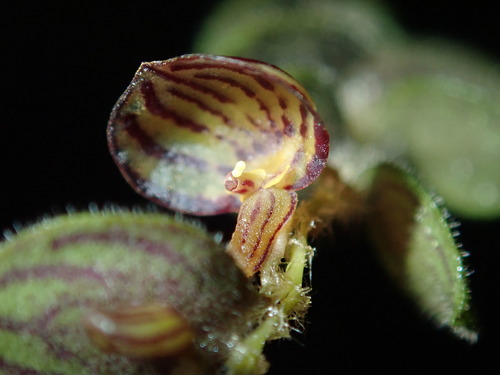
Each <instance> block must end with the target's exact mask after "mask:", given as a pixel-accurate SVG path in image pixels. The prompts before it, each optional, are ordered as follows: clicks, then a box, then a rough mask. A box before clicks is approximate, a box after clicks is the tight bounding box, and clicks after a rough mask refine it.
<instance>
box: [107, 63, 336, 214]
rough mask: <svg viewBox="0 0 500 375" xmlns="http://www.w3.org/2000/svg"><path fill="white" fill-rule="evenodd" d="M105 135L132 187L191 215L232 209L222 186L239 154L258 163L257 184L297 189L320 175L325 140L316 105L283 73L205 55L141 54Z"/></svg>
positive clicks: (253, 165)
mask: <svg viewBox="0 0 500 375" xmlns="http://www.w3.org/2000/svg"><path fill="white" fill-rule="evenodd" d="M108 141H109V146H110V150H111V153H112V155H113V157H114V159H115V161H116V163H117V165H118V167H119V168H120V170H121V172H122V173H123V175H124V177H125V178H126V179H127V181H128V182H129V183H130V184H131V185H132V187H134V189H135V190H136V191H138V192H139V193H141V194H142V195H144V196H145V197H147V198H148V199H150V200H152V201H154V202H156V203H158V204H161V205H163V206H166V207H168V208H171V209H173V210H176V211H181V212H187V213H191V214H196V215H213V214H218V213H227V212H237V211H238V209H239V207H240V205H241V201H240V199H239V197H238V196H237V195H234V194H228V192H227V191H226V187H227V186H225V177H226V175H227V174H228V173H230V172H231V171H232V170H234V168H235V166H236V165H237V163H238V162H240V164H241V162H244V165H245V166H246V167H247V170H249V171H258V174H259V176H260V177H261V178H260V179H259V184H261V185H262V187H269V186H273V185H276V187H277V188H281V189H285V190H298V189H302V188H304V187H306V186H307V185H309V184H310V183H311V182H312V181H313V180H314V179H315V178H316V177H318V175H319V173H320V172H321V171H322V170H323V168H324V166H325V164H326V159H327V157H328V148H329V146H328V142H329V140H328V134H327V132H326V130H325V128H324V127H323V125H322V123H321V121H320V119H319V117H318V115H317V113H316V111H315V107H314V104H313V103H312V101H311V100H310V98H309V96H308V94H307V93H306V92H305V90H304V89H303V88H302V87H301V85H300V84H299V83H298V82H296V81H295V80H294V79H293V78H291V77H290V76H289V75H288V74H286V73H285V72H283V71H282V70H280V69H278V68H276V67H274V66H272V65H269V64H265V63H262V62H258V61H254V60H246V59H239V58H229V57H221V56H211V55H185V56H180V57H176V58H173V59H170V60H165V61H156V62H149V63H143V64H142V65H141V67H140V68H139V70H138V71H137V73H136V75H135V77H134V79H133V81H132V83H131V84H130V86H129V87H128V88H127V90H126V91H125V93H124V94H123V95H122V97H121V98H120V100H119V101H118V103H117V104H116V106H115V108H114V110H113V112H112V114H111V118H110V120H109V126H108ZM248 183H249V184H253V183H254V181H249V182H248ZM261 185H259V186H252V189H253V190H257V189H258V188H260V187H261ZM240 193H241V192H240Z"/></svg>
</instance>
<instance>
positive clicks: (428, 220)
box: [368, 164, 477, 342]
mask: <svg viewBox="0 0 500 375" xmlns="http://www.w3.org/2000/svg"><path fill="white" fill-rule="evenodd" d="M372 173H373V181H372V185H371V187H370V191H369V208H370V209H369V215H368V226H369V229H370V234H371V238H372V240H373V242H374V244H375V246H376V248H377V250H378V254H379V255H380V258H381V260H382V264H383V265H384V266H385V268H386V269H387V271H388V273H389V274H390V275H391V276H392V277H393V278H394V279H395V280H396V282H397V284H398V285H399V286H400V287H401V288H403V289H404V290H405V292H407V294H408V295H409V296H410V297H411V298H412V299H413V300H414V301H415V302H416V304H417V305H418V306H419V307H420V308H421V309H422V311H423V312H424V313H425V314H426V315H427V316H429V317H430V318H432V319H433V320H434V321H435V322H436V323H437V324H438V325H440V326H448V327H449V328H450V329H451V330H452V331H453V333H455V334H456V335H457V336H459V337H462V338H464V339H467V340H469V341H471V342H474V341H476V340H477V332H476V331H475V327H474V325H473V320H472V318H471V315H472V314H471V311H470V305H469V300H470V295H469V289H468V282H467V277H466V276H467V270H466V267H465V265H464V264H463V260H462V252H461V251H460V249H459V248H458V246H457V244H456V243H455V241H454V238H453V236H454V234H453V232H452V230H451V228H450V226H449V225H448V223H447V220H446V215H445V214H444V213H443V211H442V209H441V208H440V207H439V205H438V204H437V203H436V201H435V200H434V199H433V198H432V197H431V195H430V194H429V193H427V192H426V191H425V190H424V189H423V188H422V187H421V186H420V185H419V183H418V182H417V181H416V180H415V179H414V178H412V177H411V176H410V175H409V174H407V173H406V172H404V171H403V170H401V169H399V168H398V167H396V166H393V165H389V164H382V165H380V166H378V167H376V168H374V170H373V171H372Z"/></svg>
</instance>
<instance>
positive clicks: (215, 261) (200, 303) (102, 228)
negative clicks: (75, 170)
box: [0, 212, 260, 374]
mask: <svg viewBox="0 0 500 375" xmlns="http://www.w3.org/2000/svg"><path fill="white" fill-rule="evenodd" d="M0 260H1V262H0V300H1V301H2V303H1V304H0V373H23V374H24V373H30V374H117V373H120V374H159V373H162V374H163V373H169V372H168V371H167V372H166V370H165V366H167V367H168V368H169V369H170V370H172V371H173V370H174V369H175V370H176V371H181V372H180V373H186V374H188V373H189V374H195V373H200V374H207V373H208V374H212V373H215V372H216V371H217V369H218V368H220V367H221V366H222V364H223V363H224V361H225V360H226V357H227V355H228V348H230V347H233V346H235V345H237V344H239V342H240V340H241V339H242V338H243V337H244V336H245V334H246V333H247V331H249V329H250V325H251V323H252V321H253V318H255V316H256V314H257V313H256V308H257V306H258V305H259V301H260V300H259V297H258V296H257V295H256V293H255V292H254V290H253V288H252V287H251V286H250V285H249V283H248V282H247V280H246V278H245V277H244V276H243V274H242V273H241V272H240V271H239V269H238V268H237V267H236V266H235V265H234V263H233V261H232V259H231V258H230V257H229V256H228V255H227V254H226V253H225V252H224V249H223V247H222V245H220V244H219V243H217V241H215V240H214V239H213V238H212V237H211V236H210V235H208V234H207V233H206V232H205V231H203V230H202V229H200V228H198V227H196V226H193V225H191V224H189V223H186V222H184V221H180V220H178V219H174V218H172V217H169V216H165V215H160V214H153V213H147V214H143V213H129V212H115V213H112V212H105V213H93V214H90V213H83V214H77V215H69V216H61V217H57V218H54V219H47V220H44V221H42V222H40V223H39V224H37V225H34V226H32V227H28V228H26V229H24V230H22V231H21V232H19V233H18V234H16V235H14V236H12V238H10V239H8V240H6V241H5V242H3V243H1V244H0ZM161 306H163V307H161ZM259 306H260V305H259ZM144 317H146V318H148V317H153V318H154V319H153V321H152V322H150V323H147V322H144V323H141V320H140V319H143V318H144ZM85 319H86V320H87V323H88V322H89V319H90V321H91V322H90V323H91V325H93V327H94V328H95V327H97V328H99V329H101V331H100V333H101V334H102V333H104V336H106V335H107V336H111V335H112V333H113V332H115V333H118V334H122V335H125V336H127V335H131V336H132V340H137V339H142V338H146V340H148V339H151V338H152V339H153V340H155V339H158V337H160V336H161V335H162V333H166V334H167V336H165V337H166V338H167V339H169V338H176V337H177V338H179V337H181V336H175V335H176V334H177V333H179V330H178V329H176V328H175V327H178V328H179V329H182V330H184V332H187V333H189V332H191V331H192V334H193V335H194V339H193V341H192V344H190V345H189V349H188V350H186V340H185V339H182V337H191V336H189V334H188V335H187V336H186V335H185V336H182V337H181V339H182V340H183V341H182V342H181V343H180V344H182V348H181V347H180V349H182V351H183V353H180V354H179V355H178V356H177V353H175V354H176V356H174V358H170V359H165V360H161V361H158V360H157V361H154V362H152V361H147V360H145V361H136V360H132V359H129V358H128V357H126V356H124V355H120V352H119V351H118V352H116V351H115V353H109V354H106V353H104V352H101V350H99V349H98V348H97V346H94V345H93V344H92V343H91V341H90V339H89V336H87V333H86V332H88V331H86V330H85V327H84V324H83V322H84V320H85ZM138 319H139V320H138ZM114 323H116V325H118V326H119V327H118V328H117V329H116V330H114V331H113V329H111V328H109V327H107V326H106V324H108V325H109V324H112V325H114ZM99 325H100V326H101V327H99ZM188 326H189V327H190V328H187V327H188ZM161 327H163V328H161ZM136 328H138V329H139V330H138V329H136ZM160 328H161V329H163V331H158V335H156V336H155V330H156V329H160ZM188 329H189V330H190V331H189V332H188V331H187V330H188ZM94 333H95V329H94ZM168 335H170V336H168ZM172 335H173V336H172ZM165 337H164V338H165ZM101 338H102V337H101ZM105 338H106V337H105ZM115 338H116V337H115ZM115 338H111V339H110V340H111V341H110V342H113V343H116V342H117V341H116V340H115ZM160 338H161V337H160ZM113 340H115V341H113ZM149 342H151V341H149ZM154 342H155V341H153V343H154ZM132 344H133V342H132ZM166 344H169V342H166ZM173 345H177V344H176V342H174V343H173ZM100 347H102V346H100ZM171 349H172V346H170V347H167V349H166V350H167V351H166V352H165V353H167V354H169V353H173V352H174V350H172V351H171V352H169V350H171ZM174 349H175V347H174ZM132 350H135V349H134V347H133V346H132ZM132 354H134V353H132ZM137 356H138V357H141V356H142V354H141V353H138V354H137ZM193 363H196V366H194V365H193ZM160 365H161V366H160ZM193 366H194V368H193ZM160 368H161V369H160ZM182 371H184V372H182Z"/></svg>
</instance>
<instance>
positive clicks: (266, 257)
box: [228, 187, 297, 277]
mask: <svg viewBox="0 0 500 375" xmlns="http://www.w3.org/2000/svg"><path fill="white" fill-rule="evenodd" d="M296 207H297V193H295V192H294V191H287V190H283V189H278V188H274V187H271V188H269V189H260V190H259V191H257V192H256V193H254V194H252V195H250V196H249V197H248V198H247V199H246V200H245V201H244V202H243V204H242V206H241V210H240V213H239V215H238V223H237V225H236V229H235V231H234V233H233V237H232V239H231V242H230V243H229V245H228V252H229V254H231V256H232V257H233V258H234V259H235V261H236V263H237V264H238V265H239V266H240V268H241V269H242V270H243V271H244V272H245V274H246V275H247V276H249V277H250V276H252V275H253V274H255V273H256V272H257V271H259V270H260V269H261V268H262V266H263V265H264V264H265V263H266V262H268V261H270V260H273V259H279V258H281V257H282V256H283V253H284V250H285V245H286V243H287V241H288V238H285V239H284V240H282V239H281V238H280V236H282V235H285V236H287V234H288V233H287V228H288V226H289V224H290V223H291V220H290V219H291V218H292V216H293V213H294V212H295V208H296Z"/></svg>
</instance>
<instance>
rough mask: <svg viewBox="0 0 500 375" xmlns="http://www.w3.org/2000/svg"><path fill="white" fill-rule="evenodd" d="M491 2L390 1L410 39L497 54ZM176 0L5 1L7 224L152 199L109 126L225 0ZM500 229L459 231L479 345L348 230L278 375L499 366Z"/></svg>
mask: <svg viewBox="0 0 500 375" xmlns="http://www.w3.org/2000/svg"><path fill="white" fill-rule="evenodd" d="M494 3H495V1H493V0H491V1H489V2H474V3H473V2H467V3H457V2H455V1H451V0H444V1H430V0H425V1H417V0H411V1H404V2H403V1H397V0H393V1H390V5H391V7H392V9H393V10H394V12H395V14H396V16H397V17H398V19H399V20H400V21H401V22H402V23H403V24H404V25H405V27H406V28H407V30H409V31H410V32H412V33H413V34H414V35H441V36H445V37H448V38H453V39H455V40H458V41H461V42H463V43H467V44H469V45H473V46H475V48H477V49H479V50H480V51H482V52H484V53H486V54H488V55H489V56H490V57H493V58H496V60H497V61H500V43H499V41H500V23H499V22H498V14H499V13H498V12H496V11H495V10H496V9H494V7H493V5H494ZM172 4H173V1H168V0H164V1H162V2H161V3H160V2H158V3H154V2H147V1H142V2H139V1H135V2H127V1H110V2H104V1H102V2H95V1H86V2H79V1H71V2H66V1H64V2H63V1H55V2H47V3H45V2H33V3H32V4H27V3H26V2H21V1H20V2H16V3H15V5H13V4H9V3H8V2H2V4H1V5H0V11H1V13H0V14H1V16H2V17H1V18H2V26H1V27H2V29H3V30H0V31H1V32H0V38H1V39H0V40H1V60H2V71H1V81H0V95H1V97H0V229H1V228H12V226H13V225H16V224H15V223H17V222H19V223H29V222H32V221H34V220H36V219H37V218H39V217H40V216H42V215H44V214H47V213H48V214H53V213H57V212H63V211H64V209H65V206H66V205H67V204H72V205H74V206H75V207H76V208H78V209H84V208H85V207H87V205H88V204H89V203H90V202H95V203H97V204H98V205H100V206H101V205H103V204H105V203H107V202H114V203H118V204H121V205H126V206H130V205H134V204H138V205H144V204H145V201H144V199H143V198H141V197H140V196H138V195H136V194H135V193H134V192H133V191H132V189H131V188H129V187H128V185H127V184H126V183H125V181H124V180H123V179H122V177H121V176H120V175H119V172H118V170H117V168H116V167H115V166H114V164H113V162H112V160H111V158H110V157H109V155H108V151H107V146H106V139H105V128H106V122H107V119H108V116H109V112H110V110H111V108H112V106H113V104H114V102H115V101H116V100H117V98H118V97H119V95H120V94H121V93H122V91H123V90H124V89H125V87H126V86H127V85H128V83H129V82H130V80H131V78H132V76H133V74H134V72H135V70H136V69H137V67H138V66H139V64H140V62H142V61H151V60H160V59H166V58H169V57H173V56H176V55H180V54H183V53H189V52H195V51H192V50H191V47H190V45H191V41H192V40H193V38H194V35H195V34H196V32H197V31H198V28H199V25H200V23H201V20H202V19H203V16H204V15H205V14H207V12H209V10H210V9H211V8H212V7H213V6H214V4H216V1H213V0H210V1H209V0H206V1H203V2H201V1H196V2H193V1H180V2H176V3H175V6H174V5H172ZM465 4H467V6H466V5H465ZM473 4H474V5H473ZM499 229H500V225H499V222H498V221H496V222H493V223H491V222H490V223H484V222H472V221H465V222H463V225H462V227H461V232H462V235H461V237H460V241H461V242H462V243H463V244H464V248H465V249H466V250H468V251H469V252H470V253H471V256H470V257H469V258H468V263H469V267H470V268H471V269H472V270H474V271H475V273H474V274H473V275H472V277H471V285H472V292H473V297H474V299H475V307H476V309H477V311H478V316H479V318H480V324H481V328H482V330H481V336H480V341H479V343H478V344H476V345H474V346H470V345H468V344H466V343H464V342H461V341H459V340H457V339H455V338H454V337H452V336H451V335H450V334H448V333H447V331H446V330H444V329H437V328H435V327H434V326H433V325H432V324H431V323H429V322H427V321H426V320H425V319H422V318H421V317H420V315H419V313H418V312H417V311H415V310H414V309H413V307H412V306H411V305H410V304H409V303H407V302H406V301H405V299H404V298H402V297H401V296H400V295H399V294H398V293H397V291H395V290H394V289H393V288H392V287H391V285H390V283H389V282H388V281H387V280H386V279H385V277H384V275H383V273H382V272H381V271H380V269H379V268H378V267H377V265H376V262H375V260H374V258H373V257H372V255H371V254H370V252H369V251H367V250H366V246H365V244H364V243H363V240H362V239H360V238H357V236H356V228H352V229H351V231H350V232H351V233H348V234H349V235H348V234H344V233H336V234H335V238H334V240H332V241H329V242H328V243H329V245H327V246H321V251H320V252H319V254H318V256H317V258H316V262H315V264H314V275H313V276H314V283H313V286H314V292H313V307H312V309H311V312H310V314H309V315H308V317H307V322H308V323H307V324H306V328H305V335H295V336H294V340H292V341H281V342H277V343H273V344H272V345H270V347H269V348H268V350H267V355H268V358H269V359H270V360H271V362H272V367H271V371H270V373H271V374H280V373H285V371H286V373H288V374H299V373H303V374H320V373H321V374H323V373H336V374H352V373H367V372H369V371H370V372H375V373H382V372H399V373H404V374H417V373H422V372H424V371H425V372H427V371H431V370H434V369H437V370H439V371H447V372H449V373H454V374H465V373H486V372H487V373H491V371H486V372H485V371H484V368H488V367H489V364H493V363H494V364H495V365H496V363H497V361H495V355H498V353H499V350H498V349H500V344H498V337H499V336H498V335H499V333H500V329H499V321H500V311H499V309H498V307H497V306H496V304H495V302H498V300H499V295H500V291H499V287H500V283H499V281H500V277H499V276H498V271H497V267H498V265H499V264H500V263H499V261H500V246H499V245H498V234H497V233H498V232H499ZM491 349H493V351H494V353H492V354H490V353H489V352H488V350H491ZM495 367H496V368H497V367H498V366H495ZM495 367H494V368H495Z"/></svg>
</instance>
